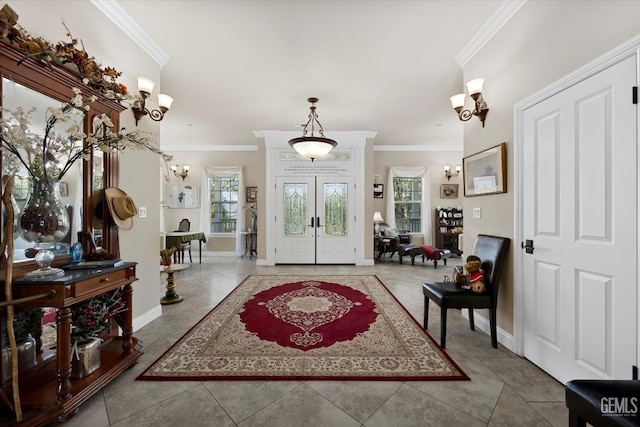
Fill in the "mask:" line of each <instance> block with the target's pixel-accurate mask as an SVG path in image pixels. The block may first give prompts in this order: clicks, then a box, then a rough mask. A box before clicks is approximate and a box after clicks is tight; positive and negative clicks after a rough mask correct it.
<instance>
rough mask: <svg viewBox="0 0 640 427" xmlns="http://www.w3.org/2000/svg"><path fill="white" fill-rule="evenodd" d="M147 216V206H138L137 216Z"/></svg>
mask: <svg viewBox="0 0 640 427" xmlns="http://www.w3.org/2000/svg"><path fill="white" fill-rule="evenodd" d="M146 217H147V208H145V207H142V206H140V207H139V208H138V218H146Z"/></svg>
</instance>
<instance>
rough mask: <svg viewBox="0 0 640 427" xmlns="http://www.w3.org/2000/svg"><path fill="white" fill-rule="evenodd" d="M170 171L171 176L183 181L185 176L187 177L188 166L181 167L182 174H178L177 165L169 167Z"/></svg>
mask: <svg viewBox="0 0 640 427" xmlns="http://www.w3.org/2000/svg"><path fill="white" fill-rule="evenodd" d="M171 170H172V171H173V174H174V175H175V176H179V177H181V178H182V180H183V181H184V179H185V178H186V177H187V175H189V166H188V165H184V166H182V172H178V166H177V165H172V166H171Z"/></svg>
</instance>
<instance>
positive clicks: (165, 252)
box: [160, 247, 177, 259]
mask: <svg viewBox="0 0 640 427" xmlns="http://www.w3.org/2000/svg"><path fill="white" fill-rule="evenodd" d="M176 250H177V249H176V248H175V247H171V248H167V249H162V250H161V251H160V258H162V259H171V257H172V256H173V254H174V253H175V252H176Z"/></svg>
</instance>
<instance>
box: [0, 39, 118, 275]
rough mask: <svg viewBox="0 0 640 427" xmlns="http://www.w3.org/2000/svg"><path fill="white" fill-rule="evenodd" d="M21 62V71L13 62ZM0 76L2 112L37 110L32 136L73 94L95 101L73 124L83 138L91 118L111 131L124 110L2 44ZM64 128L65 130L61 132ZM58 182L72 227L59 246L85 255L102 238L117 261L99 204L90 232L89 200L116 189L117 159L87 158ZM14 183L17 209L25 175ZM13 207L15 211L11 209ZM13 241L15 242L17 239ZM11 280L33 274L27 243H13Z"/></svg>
mask: <svg viewBox="0 0 640 427" xmlns="http://www.w3.org/2000/svg"><path fill="white" fill-rule="evenodd" d="M19 61H20V65H18V62H19ZM0 74H1V76H2V85H1V86H0V88H1V89H0V90H1V91H2V97H1V98H0V99H1V102H2V106H3V107H6V108H11V109H15V108H16V107H17V106H21V107H22V108H24V109H26V110H28V109H31V108H34V107H35V108H36V109H37V110H36V111H35V112H34V113H33V114H32V117H31V118H32V123H33V128H34V129H33V132H35V133H38V134H41V135H43V134H44V126H45V120H46V116H45V112H46V108H47V107H48V106H56V107H59V106H60V105H61V103H64V102H66V101H68V100H70V99H71V98H72V96H73V88H76V87H78V88H81V90H82V93H83V95H85V96H89V95H94V96H96V98H97V101H96V102H94V103H92V104H91V109H90V111H89V113H86V114H85V113H84V112H80V111H79V112H78V115H77V120H78V121H79V123H80V124H81V128H82V129H84V130H85V133H87V134H88V133H91V129H92V123H93V118H94V117H95V116H97V115H100V114H103V113H104V114H108V115H109V116H110V117H111V120H112V121H113V122H114V125H115V127H116V128H118V127H119V125H118V123H119V112H121V111H123V110H124V108H125V107H124V106H122V105H121V104H119V103H117V102H115V101H112V100H108V99H106V98H104V97H103V96H102V95H101V94H100V93H99V92H97V91H95V90H93V89H91V88H89V87H87V86H86V85H84V84H83V83H82V81H81V78H80V77H79V76H78V75H76V74H74V73H72V72H71V71H69V70H67V69H66V68H63V67H61V66H58V65H57V64H45V63H43V62H41V61H38V60H37V59H33V58H27V59H25V58H24V54H23V53H22V52H20V51H18V50H17V49H15V48H13V47H12V46H10V45H7V44H5V43H0ZM67 127H68V125H66V126H64V128H63V129H66V128H67ZM78 143H80V141H79V142H78ZM0 167H1V170H2V171H3V175H4V174H5V173H8V172H9V167H8V165H2V164H0ZM72 169H73V170H70V171H69V172H67V173H66V174H65V176H64V177H63V178H62V181H64V182H65V184H66V187H67V196H65V197H63V203H64V204H65V205H68V206H69V210H68V212H70V219H71V226H70V229H69V233H68V235H67V236H66V237H65V240H63V241H64V242H67V243H68V244H72V243H75V242H77V241H80V243H82V245H83V247H84V248H85V251H87V250H89V249H90V248H91V247H92V243H93V242H94V236H100V237H101V241H100V243H101V246H102V247H103V248H104V249H105V250H107V251H108V252H109V253H112V254H114V255H116V256H118V255H119V248H118V236H117V228H116V227H115V224H114V223H113V221H112V220H111V218H110V217H109V216H108V215H107V214H106V206H104V204H102V205H103V206H102V208H103V209H104V211H103V212H102V214H103V217H104V218H106V220H105V221H103V222H102V224H100V225H99V227H96V228H97V229H96V230H95V231H94V221H93V219H94V206H93V204H92V195H93V193H94V191H95V190H97V189H98V188H96V187H100V188H104V187H110V186H117V185H118V183H117V177H118V157H117V152H116V153H112V154H107V155H104V156H96V155H91V156H88V158H86V159H84V160H82V161H78V162H76V163H75V164H74V165H73V168H72ZM17 175H18V178H17V179H16V180H15V183H14V187H13V188H14V198H15V199H16V204H18V206H19V202H21V201H22V203H24V198H25V197H26V194H27V192H28V180H26V179H24V178H23V176H24V175H25V174H24V171H18V172H17ZM14 206H15V205H14ZM2 213H3V215H2V221H3V222H2V224H1V225H2V229H4V222H5V219H4V217H5V214H6V213H5V211H4V208H3V211H2ZM16 237H17V236H16ZM15 244H16V248H15V250H14V263H15V267H14V275H16V276H21V275H22V274H24V272H27V271H29V270H33V269H35V268H36V266H35V262H34V261H33V260H32V259H30V258H27V257H26V256H25V251H24V249H25V246H27V245H28V244H29V243H28V242H26V241H21V239H20V238H18V239H16V240H15ZM69 261H70V256H69V255H58V256H56V260H55V261H54V265H55V264H57V265H64V264H66V263H68V262H69ZM4 274H5V270H0V280H2V279H4Z"/></svg>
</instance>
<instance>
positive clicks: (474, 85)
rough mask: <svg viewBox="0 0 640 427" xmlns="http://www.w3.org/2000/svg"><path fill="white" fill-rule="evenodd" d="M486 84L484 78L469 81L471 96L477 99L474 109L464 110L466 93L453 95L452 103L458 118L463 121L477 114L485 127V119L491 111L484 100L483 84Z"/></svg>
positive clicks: (468, 87)
mask: <svg viewBox="0 0 640 427" xmlns="http://www.w3.org/2000/svg"><path fill="white" fill-rule="evenodd" d="M483 84H484V79H473V80H469V81H468V82H467V90H468V91H469V96H470V97H471V98H472V99H473V100H474V101H475V103H476V107H475V109H474V110H473V111H470V110H463V108H464V98H465V95H464V93H459V94H457V95H453V96H452V97H451V98H449V99H450V100H451V105H452V106H453V109H454V110H456V113H458V118H459V119H460V120H462V121H463V122H466V121H467V120H469V119H470V118H471V117H472V116H476V117H478V118H479V119H480V121H481V122H482V127H484V119H485V117H487V113H488V112H489V108H487V103H486V102H484V98H483V97H482V85H483Z"/></svg>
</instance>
